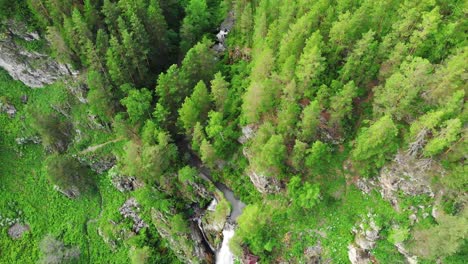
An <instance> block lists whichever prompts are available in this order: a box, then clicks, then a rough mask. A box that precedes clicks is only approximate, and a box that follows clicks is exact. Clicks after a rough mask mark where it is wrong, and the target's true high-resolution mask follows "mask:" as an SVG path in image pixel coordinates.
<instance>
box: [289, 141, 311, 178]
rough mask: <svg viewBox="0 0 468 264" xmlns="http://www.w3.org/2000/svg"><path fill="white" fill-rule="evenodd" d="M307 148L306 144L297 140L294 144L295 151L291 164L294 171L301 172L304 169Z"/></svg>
mask: <svg viewBox="0 0 468 264" xmlns="http://www.w3.org/2000/svg"><path fill="white" fill-rule="evenodd" d="M307 147H308V146H307V144H306V143H304V142H302V141H299V140H296V142H295V143H294V149H293V153H292V157H291V164H292V166H293V168H294V169H296V170H299V171H300V170H302V169H303V165H304V159H305V157H306V151H307Z"/></svg>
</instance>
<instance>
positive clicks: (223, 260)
mask: <svg viewBox="0 0 468 264" xmlns="http://www.w3.org/2000/svg"><path fill="white" fill-rule="evenodd" d="M234 20H235V19H234V13H233V12H232V11H231V12H229V13H228V15H227V17H226V19H225V20H224V21H223V22H222V23H221V25H220V27H219V32H218V33H217V34H216V38H217V40H218V43H216V44H215V45H214V46H213V47H212V49H213V50H214V51H215V52H217V53H223V52H224V51H225V50H226V38H227V36H228V34H229V32H230V31H231V29H232V27H233V26H234V22H235V21H234ZM187 146H188V145H185V146H184V147H185V148H186V149H187V150H189V151H188V152H187V153H191V151H190V148H188V147H187ZM191 156H192V157H191V159H190V160H191V161H190V163H191V165H192V166H194V167H197V168H198V169H199V172H200V177H201V178H202V179H204V180H206V181H209V182H212V183H213V184H214V186H215V187H216V189H218V190H219V191H220V192H222V193H223V195H224V198H225V199H226V200H227V201H228V202H229V204H230V205H231V213H230V215H229V216H228V218H227V219H226V224H225V226H224V229H223V242H222V244H221V248H219V250H216V249H215V248H213V247H212V246H211V245H209V243H208V241H207V239H206V235H205V233H204V230H203V225H202V223H201V220H200V221H199V222H198V226H199V229H200V232H201V233H202V235H203V237H204V239H205V240H206V242H207V244H208V245H209V247H210V248H211V250H212V251H213V252H214V253H215V260H216V264H234V259H235V257H234V254H233V253H232V252H231V250H230V248H229V241H230V240H231V239H232V238H233V237H234V234H235V224H236V220H237V217H239V215H241V214H242V210H243V209H244V207H245V204H244V203H243V202H242V201H241V200H239V199H237V198H236V197H235V196H234V193H233V191H232V190H231V189H229V188H228V187H227V186H226V185H224V184H223V183H220V182H216V181H214V180H213V178H212V177H211V173H210V170H209V169H208V168H206V167H204V166H203V163H202V162H201V160H200V159H199V158H198V157H197V156H196V155H194V154H193V153H191ZM212 204H213V203H212ZM210 206H211V205H210Z"/></svg>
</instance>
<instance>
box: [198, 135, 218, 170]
mask: <svg viewBox="0 0 468 264" xmlns="http://www.w3.org/2000/svg"><path fill="white" fill-rule="evenodd" d="M200 156H201V157H200V158H201V160H202V161H203V163H204V164H206V165H207V166H208V167H209V168H213V167H214V165H215V161H216V160H217V158H216V153H215V149H214V148H213V146H212V145H211V143H210V142H209V141H208V140H206V139H204V140H203V141H202V143H201V145H200Z"/></svg>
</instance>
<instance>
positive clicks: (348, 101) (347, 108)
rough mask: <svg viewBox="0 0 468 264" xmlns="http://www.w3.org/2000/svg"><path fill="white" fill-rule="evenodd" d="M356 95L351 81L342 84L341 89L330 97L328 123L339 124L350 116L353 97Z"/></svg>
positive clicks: (355, 89) (355, 88)
mask: <svg viewBox="0 0 468 264" xmlns="http://www.w3.org/2000/svg"><path fill="white" fill-rule="evenodd" d="M356 96H357V87H356V85H355V84H354V82H353V81H351V82H349V83H347V84H346V85H345V86H343V89H342V90H341V91H340V92H339V93H338V94H336V95H335V96H333V97H332V98H330V112H331V113H330V123H332V124H333V125H340V124H342V123H343V121H345V120H346V119H348V118H350V117H351V113H352V110H353V99H354V98H355V97H356Z"/></svg>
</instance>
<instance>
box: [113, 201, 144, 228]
mask: <svg viewBox="0 0 468 264" xmlns="http://www.w3.org/2000/svg"><path fill="white" fill-rule="evenodd" d="M119 211H120V214H121V215H122V216H123V217H124V218H131V219H132V220H133V228H132V229H133V231H134V232H135V233H137V234H138V232H140V230H141V229H143V228H145V227H148V224H146V223H145V222H144V221H143V219H141V217H140V216H139V214H138V213H139V212H140V205H139V204H138V202H137V201H136V199H135V198H134V197H131V198H129V199H128V200H127V201H125V203H124V204H123V205H122V206H121V207H120V209H119Z"/></svg>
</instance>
